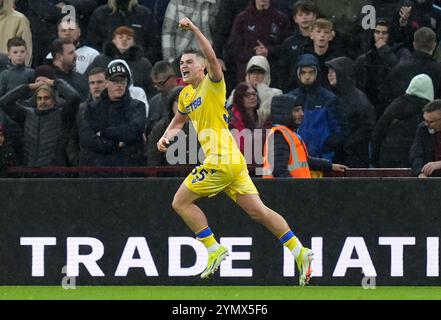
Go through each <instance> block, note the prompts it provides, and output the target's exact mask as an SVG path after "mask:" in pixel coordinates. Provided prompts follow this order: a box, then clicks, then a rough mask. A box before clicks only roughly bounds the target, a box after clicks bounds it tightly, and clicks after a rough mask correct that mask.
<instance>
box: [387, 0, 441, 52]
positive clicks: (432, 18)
mask: <svg viewBox="0 0 441 320" xmlns="http://www.w3.org/2000/svg"><path fill="white" fill-rule="evenodd" d="M440 18H441V14H440V12H439V11H438V10H436V9H435V8H433V0H402V1H401V3H400V4H399V6H398V8H397V10H396V11H395V24H396V30H397V33H398V37H399V40H400V41H402V42H404V43H405V45H406V46H407V47H408V48H411V47H412V36H413V34H414V33H415V32H416V31H417V30H418V29H420V28H422V27H427V28H430V29H432V30H433V31H434V32H437V31H438V30H439V28H440V22H441V19H440ZM438 36H439V34H438Z"/></svg>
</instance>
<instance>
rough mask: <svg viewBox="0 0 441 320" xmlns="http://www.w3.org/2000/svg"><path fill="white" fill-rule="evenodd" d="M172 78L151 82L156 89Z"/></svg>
mask: <svg viewBox="0 0 441 320" xmlns="http://www.w3.org/2000/svg"><path fill="white" fill-rule="evenodd" d="M171 77H172V75H169V76H168V77H167V78H166V79H165V80H164V81H153V85H155V86H157V87H163V86H164V85H165V84H166V83H167V81H168V80H170V78H171Z"/></svg>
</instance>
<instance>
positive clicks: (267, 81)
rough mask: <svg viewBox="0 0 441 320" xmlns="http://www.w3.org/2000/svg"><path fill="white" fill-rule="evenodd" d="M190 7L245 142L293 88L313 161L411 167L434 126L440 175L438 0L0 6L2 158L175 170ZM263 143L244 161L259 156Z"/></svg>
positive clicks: (45, 0)
mask: <svg viewBox="0 0 441 320" xmlns="http://www.w3.org/2000/svg"><path fill="white" fill-rule="evenodd" d="M367 5H371V6H370V7H365V6H367ZM72 8H74V9H75V10H74V11H73V12H72ZM366 8H367V9H369V10H366ZM372 8H375V11H372V10H371V9H372ZM184 16H186V17H188V18H190V20H191V21H192V22H193V23H194V24H195V25H197V26H198V28H199V29H200V30H201V31H202V32H203V33H204V34H205V35H206V36H207V38H208V39H209V40H210V41H211V42H212V44H213V48H214V50H215V52H216V55H217V57H218V59H219V61H220V62H221V65H222V68H223V71H224V75H225V79H226V83H227V97H226V98H227V108H228V110H229V114H230V119H229V128H230V129H231V130H232V132H233V135H235V137H236V138H237V140H238V145H239V147H240V149H241V151H242V152H244V150H245V149H246V145H245V144H246V143H253V146H255V143H254V141H255V140H256V139H258V140H259V141H262V143H263V142H264V141H265V138H266V137H265V132H266V131H268V130H269V129H270V128H271V127H272V126H274V125H275V123H274V119H273V117H272V114H271V102H272V100H273V99H274V97H277V96H280V95H289V96H292V97H293V98H295V99H296V101H297V102H298V103H299V104H300V105H301V106H302V108H303V110H302V111H303V115H302V117H303V119H302V123H301V125H299V126H298V127H296V128H295V131H296V132H297V133H298V134H299V135H300V136H301V137H302V139H303V140H304V142H305V144H306V146H307V148H308V150H307V152H308V155H309V156H310V157H316V158H320V159H325V160H328V161H332V162H337V163H341V164H343V165H346V166H348V167H351V168H369V167H380V168H403V167H404V168H411V167H415V166H416V164H415V163H412V161H414V159H415V158H416V156H415V154H416V151H415V150H417V149H418V148H417V146H415V143H418V141H420V142H421V141H422V139H423V138H422V137H423V133H422V132H423V131H424V130H426V131H427V132H429V137H426V136H424V139H425V140H424V141H426V140H428V139H429V140H430V139H432V142H431V146H432V149H431V150H432V151H431V152H432V153H433V154H431V157H429V155H430V154H429V155H428V154H427V152H426V154H425V159H426V160H425V161H427V162H429V163H431V162H434V163H439V165H436V164H435V165H433V166H430V168H431V169H430V170H429V169H427V168H426V167H425V163H418V168H422V169H421V170H423V171H424V172H425V173H429V172H430V175H441V156H440V155H441V133H440V131H441V127H440V130H438V129H437V128H438V127H439V126H437V125H436V122H437V121H440V122H441V117H440V119H432V118H430V116H431V115H432V116H433V115H437V114H438V112H439V108H438V107H437V105H438V104H437V101H438V100H437V99H439V98H441V45H439V43H441V42H440V41H439V40H440V39H441V1H437V0H387V1H386V0H382V1H375V0H41V1H33V0H0V166H1V168H2V169H3V168H5V167H7V166H32V167H42V166H165V165H169V164H171V163H169V161H168V160H167V157H166V155H164V154H159V153H158V152H157V150H155V144H156V140H157V139H158V137H160V135H161V131H163V130H164V129H165V128H166V127H167V125H168V123H169V122H170V121H171V119H172V117H173V115H174V112H176V103H175V102H176V101H177V97H178V95H179V92H180V90H181V89H182V88H183V86H184V85H185V83H184V82H183V81H182V78H181V74H180V71H179V60H180V55H181V53H182V52H183V51H185V50H187V49H189V48H195V47H196V44H195V39H194V38H193V34H192V33H191V32H188V31H186V30H181V29H178V28H177V25H178V21H179V20H180V19H181V18H183V17H184ZM72 17H73V18H72ZM277 101H278V100H277ZM283 101H289V99H286V98H285V99H280V101H278V104H280V103H281V102H283ZM430 103H434V106H432V107H429V108H425V107H427V105H430ZM287 108H289V106H287ZM427 116H429V118H430V119H427ZM185 130H186V133H187V134H186V136H187V137H188V136H189V134H188V133H189V131H190V130H191V128H186V129H185ZM244 130H249V131H250V132H259V134H255V135H252V139H254V141H251V142H250V141H249V140H246V139H245V140H244V135H243V134H242V132H243V131H244ZM265 130H266V131H265ZM417 132H418V133H417ZM424 133H425V132H424ZM418 139H419V140H418ZM187 144H191V142H188V143H187ZM261 149H262V150H261V152H260V155H259V152H257V154H258V156H257V157H256V152H254V153H253V157H252V158H251V159H250V158H247V160H248V161H249V162H250V163H257V164H261V163H259V161H261V160H262V156H261V155H262V151H263V147H262V148H261ZM420 149H421V148H419V149H418V150H420ZM184 151H186V153H187V155H186V156H185V157H184V158H185V159H188V157H189V156H190V155H189V154H188V153H189V150H188V149H187V150H184ZM420 153H421V154H422V153H423V152H422V151H421V152H420ZM180 159H182V158H180ZM418 159H419V161H420V162H421V157H420V158H418ZM421 170H420V171H421ZM420 173H421V172H415V175H420Z"/></svg>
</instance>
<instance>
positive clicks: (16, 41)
mask: <svg viewBox="0 0 441 320" xmlns="http://www.w3.org/2000/svg"><path fill="white" fill-rule="evenodd" d="M6 45H7V47H8V51H9V50H11V48H12V47H25V48H26V49H27V45H26V41H24V40H23V39H22V38H20V37H13V38H11V39H9V40H8V42H7V44H6Z"/></svg>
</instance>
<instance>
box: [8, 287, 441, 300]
mask: <svg viewBox="0 0 441 320" xmlns="http://www.w3.org/2000/svg"><path fill="white" fill-rule="evenodd" d="M0 299H1V300H441V287H376V288H375V289H363V288H362V287H318V286H315V287H314V286H311V287H303V288H302V287H296V286H293V287H289V286H206V287H199V286H193V287H190V286H186V287H184V286H179V287H177V286H176V287H173V286H102V287H101V286H93V287H92V286H91V287H87V286H83V287H81V286H79V287H76V288H75V289H68V290H67V289H63V288H62V287H61V286H54V287H45V286H0Z"/></svg>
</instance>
